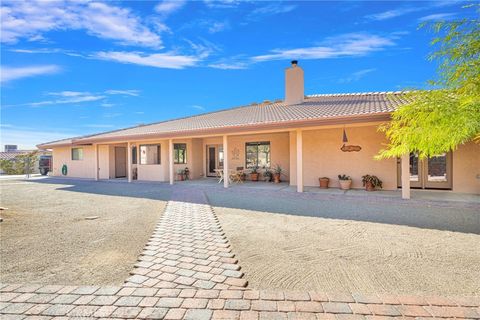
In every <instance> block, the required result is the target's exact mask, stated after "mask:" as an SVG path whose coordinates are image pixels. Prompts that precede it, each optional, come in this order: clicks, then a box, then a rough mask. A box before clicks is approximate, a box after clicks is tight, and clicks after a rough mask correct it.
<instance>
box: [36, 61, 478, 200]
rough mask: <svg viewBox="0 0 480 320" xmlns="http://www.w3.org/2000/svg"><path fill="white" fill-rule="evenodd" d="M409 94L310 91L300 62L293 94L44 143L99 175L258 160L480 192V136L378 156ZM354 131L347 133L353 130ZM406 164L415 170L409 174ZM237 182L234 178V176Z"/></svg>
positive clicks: (169, 177)
mask: <svg viewBox="0 0 480 320" xmlns="http://www.w3.org/2000/svg"><path fill="white" fill-rule="evenodd" d="M404 102H405V100H404V99H403V95H402V93H400V92H393V93H388V92H370V93H353V94H318V95H305V94H304V72H303V70H302V68H301V67H299V66H298V65H297V62H296V61H293V62H292V65H291V67H289V68H287V69H286V71H285V99H284V100H278V101H264V102H263V103H253V104H250V105H246V106H242V107H236V108H231V109H226V110H221V111H215V112H210V113H205V114H200V115H196V116H191V117H186V118H181V119H175V120H168V121H162V122H157V123H152V124H148V125H141V126H136V127H132V128H126V129H121V130H115V131H110V132H104V133H99V134H94V135H88V136H82V137H75V138H71V139H65V140H60V141H53V142H47V143H43V144H41V145H38V147H39V148H42V149H51V150H52V151H53V175H54V176H61V175H62V167H63V166H64V165H66V166H67V168H68V170H67V176H69V177H80V178H91V179H95V180H98V179H116V178H126V179H127V180H128V181H129V182H130V181H132V180H134V179H138V180H153V181H166V182H170V183H171V184H173V183H174V181H175V179H176V176H177V175H176V173H177V171H178V170H179V169H183V168H185V167H188V168H189V171H190V178H192V179H199V178H204V177H210V176H215V174H216V173H215V169H223V168H228V169H236V168H244V169H246V170H248V169H249V168H251V167H252V166H256V165H258V166H260V167H273V166H275V165H277V164H278V165H280V166H281V167H282V168H284V169H285V172H286V174H285V177H283V180H286V181H289V183H290V185H292V186H296V188H297V191H299V192H302V191H303V187H304V186H318V183H319V182H318V179H319V177H324V176H325V177H329V178H330V179H331V183H330V186H331V187H336V186H338V182H337V175H338V174H347V175H349V176H351V177H352V178H353V185H352V187H353V188H362V182H361V177H362V176H363V175H365V174H373V175H376V176H378V177H379V178H380V179H381V180H382V181H383V188H384V189H387V190H395V189H397V188H401V187H402V185H403V188H402V196H403V197H404V198H408V197H409V192H410V187H415V188H428V189H446V190H451V191H452V192H459V193H476V194H480V157H479V155H480V145H478V144H475V143H473V142H470V143H467V144H465V145H462V146H460V147H459V148H458V149H457V150H455V151H454V152H451V153H447V154H443V155H438V156H437V157H433V158H431V159H428V160H424V161H423V160H422V161H419V160H418V158H417V157H415V155H413V154H412V155H406V156H404V157H402V159H387V160H375V159H374V156H375V155H376V154H377V153H378V151H379V150H380V149H381V148H382V147H383V144H385V143H386V142H387V141H386V138H385V136H384V134H383V133H380V132H378V130H377V128H378V125H379V124H381V123H383V122H385V121H389V119H390V114H391V112H393V111H394V110H395V109H396V108H397V107H399V106H401V105H402V103H404ZM344 133H345V135H346V137H347V141H345V139H344ZM402 170H403V171H405V172H406V171H410V172H409V174H407V175H403V178H402ZM224 185H225V187H228V186H229V181H228V179H225V181H224Z"/></svg>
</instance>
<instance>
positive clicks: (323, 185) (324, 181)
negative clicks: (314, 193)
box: [318, 177, 330, 189]
mask: <svg viewBox="0 0 480 320" xmlns="http://www.w3.org/2000/svg"><path fill="white" fill-rule="evenodd" d="M318 180H319V181H320V188H321V189H328V183H329V182H330V179H329V178H327V177H322V178H319V179H318Z"/></svg>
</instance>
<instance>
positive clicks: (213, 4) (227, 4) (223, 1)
mask: <svg viewBox="0 0 480 320" xmlns="http://www.w3.org/2000/svg"><path fill="white" fill-rule="evenodd" d="M240 2H241V1H239V0H203V3H205V5H206V6H207V7H209V8H214V9H228V8H235V7H237V6H238V5H239V4H240Z"/></svg>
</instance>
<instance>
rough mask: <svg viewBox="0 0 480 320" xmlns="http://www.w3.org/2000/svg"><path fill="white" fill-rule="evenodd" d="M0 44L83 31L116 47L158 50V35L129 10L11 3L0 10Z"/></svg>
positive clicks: (95, 4)
mask: <svg viewBox="0 0 480 320" xmlns="http://www.w3.org/2000/svg"><path fill="white" fill-rule="evenodd" d="M1 20H2V24H1V41H2V42H5V43H16V42H18V40H20V39H27V40H30V41H35V40H42V39H44V34H45V33H47V32H49V31H59V30H85V31H86V32H87V33H88V34H90V35H93V36H96V37H99V38H104V39H111V40H116V41H118V42H119V43H120V44H125V45H131V44H134V45H140V46H145V47H156V48H158V47H160V46H161V43H162V42H161V39H160V36H159V35H158V34H157V33H155V32H153V31H152V30H150V29H149V28H148V27H147V26H146V25H144V23H143V21H142V19H141V18H140V17H139V16H137V15H135V14H134V13H132V11H131V10H130V9H127V8H121V7H118V6H114V5H110V4H107V3H101V2H90V1H81V2H74V1H41V0H32V1H12V2H3V4H2V7H1Z"/></svg>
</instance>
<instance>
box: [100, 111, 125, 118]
mask: <svg viewBox="0 0 480 320" xmlns="http://www.w3.org/2000/svg"><path fill="white" fill-rule="evenodd" d="M122 115H123V113H120V112H113V113H105V114H104V115H103V117H104V118H116V117H120V116H122Z"/></svg>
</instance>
